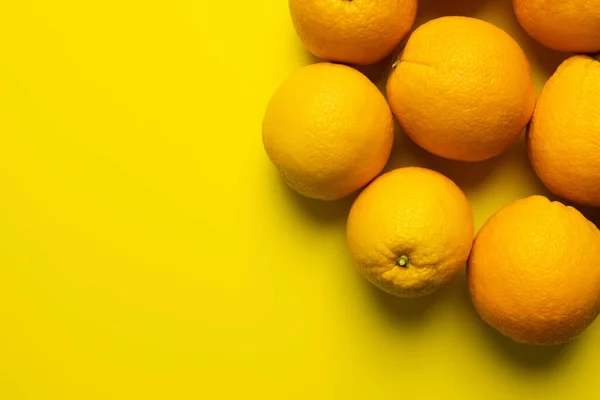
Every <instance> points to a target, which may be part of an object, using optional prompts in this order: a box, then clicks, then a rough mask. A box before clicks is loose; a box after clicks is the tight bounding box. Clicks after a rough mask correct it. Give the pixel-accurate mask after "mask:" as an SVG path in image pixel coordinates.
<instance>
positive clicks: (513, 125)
mask: <svg viewBox="0 0 600 400" xmlns="http://www.w3.org/2000/svg"><path fill="white" fill-rule="evenodd" d="M387 93H388V100H389V102H390V105H391V107H392V111H393V112H394V115H395V116H396V119H397V120H398V122H399V123H400V125H401V127H402V129H403V130H404V132H405V133H406V134H407V135H408V136H409V137H410V138H411V139H412V140H413V141H414V142H416V143H417V144H418V145H419V146H421V147H423V148H424V149H425V150H427V151H429V152H431V153H433V154H436V155H438V156H441V157H445V158H449V159H453V160H459V161H482V160H486V159H489V158H491V157H494V156H497V155H498V154H500V153H502V152H503V151H504V150H506V149H507V148H508V147H509V146H510V144H511V143H512V142H513V141H514V140H515V139H516V138H517V136H518V135H519V134H520V133H521V132H522V131H523V130H524V128H525V126H526V125H527V123H528V122H529V120H530V118H531V115H532V113H533V108H534V105H535V88H534V85H533V80H532V76H531V69H530V66H529V62H528V61H527V58H526V56H525V53H524V52H523V51H522V50H521V48H520V47H519V45H518V44H517V42H515V41H514V40H513V39H512V38H511V37H510V36H509V35H508V34H507V33H506V32H504V31H502V30H501V29H500V28H497V27H495V26H494V25H491V24H489V23H487V22H484V21H480V20H477V19H474V18H467V17H442V18H438V19H435V20H432V21H429V22H428V23H426V24H424V25H422V26H421V27H419V28H418V29H417V30H416V31H415V32H414V33H413V34H412V35H411V37H410V38H409V40H408V42H407V44H406V47H405V48H404V51H403V52H402V54H401V55H400V59H399V61H398V63H397V66H396V68H395V69H394V71H393V72H392V74H391V76H390V79H389V80H388V85H387Z"/></svg>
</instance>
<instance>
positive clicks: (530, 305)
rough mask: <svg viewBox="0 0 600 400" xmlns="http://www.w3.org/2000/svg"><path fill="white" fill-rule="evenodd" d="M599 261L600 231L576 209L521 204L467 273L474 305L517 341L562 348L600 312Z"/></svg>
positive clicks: (501, 220) (493, 223)
mask: <svg viewBox="0 0 600 400" xmlns="http://www.w3.org/2000/svg"><path fill="white" fill-rule="evenodd" d="M599 260H600V232H599V231H598V229H597V228H596V226H594V224H592V223H591V222H590V221H588V220H587V219H585V217H584V216H583V215H581V214H580V213H579V212H578V211H577V210H576V209H574V208H572V207H566V206H564V205H562V204H561V203H558V202H550V201H549V200H548V199H547V198H545V197H542V196H533V197H529V198H526V199H521V200H517V201H515V202H513V203H511V204H510V205H508V206H506V207H504V208H503V209H501V210H500V211H498V212H497V213H496V214H495V215H494V216H493V217H492V218H490V219H489V220H488V221H487V222H486V223H485V225H484V226H483V227H482V228H481V230H480V231H479V233H478V234H477V237H476V239H475V242H474V244H473V250H472V252H471V257H470V259H469V264H468V267H467V278H468V282H469V290H470V292H471V296H472V298H473V304H474V305H475V308H476V309H477V311H478V312H479V314H480V315H481V317H482V318H483V319H484V320H485V321H486V322H487V323H488V324H490V325H491V326H492V327H494V328H495V329H497V330H498V331H500V332H501V333H502V334H504V335H506V336H508V337H510V338H512V339H514V340H516V341H518V342H522V343H530V344H541V345H552V344H560V343H564V342H566V341H568V340H569V339H570V338H572V337H574V336H576V335H577V334H579V333H580V332H581V331H583V330H584V329H585V328H586V327H587V326H588V325H589V324H590V323H591V322H592V321H593V320H594V319H595V318H596V315H597V314H598V311H599V310H600V308H599V307H600V268H598V267H599V265H600V264H599V262H600V261H599Z"/></svg>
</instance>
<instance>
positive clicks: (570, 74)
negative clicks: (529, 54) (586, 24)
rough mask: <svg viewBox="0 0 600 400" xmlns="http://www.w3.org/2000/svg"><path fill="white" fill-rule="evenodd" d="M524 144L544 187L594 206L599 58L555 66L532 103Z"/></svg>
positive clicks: (599, 149) (599, 196) (599, 135)
mask: <svg viewBox="0 0 600 400" xmlns="http://www.w3.org/2000/svg"><path fill="white" fill-rule="evenodd" d="M528 148H529V157H530V159H531V163H532V164H533V167H534V169H535V171H536V173H537V174H538V176H539V177H540V178H541V180H542V181H543V182H544V184H545V185H546V186H547V187H548V189H550V190H551V191H552V192H554V193H555V194H557V195H559V196H561V197H564V198H566V199H568V200H570V201H573V202H576V203H580V204H585V205H590V206H600V62H598V61H596V60H594V59H593V58H591V57H587V56H575V57H571V58H569V59H567V60H566V61H564V62H563V63H562V64H561V66H560V67H559V68H558V70H557V71H556V73H555V74H554V75H553V76H552V77H551V78H550V80H549V81H548V82H547V83H546V86H545V87H544V90H543V91H542V93H541V95H540V98H539V101H538V103H537V105H536V108H535V112H534V114H533V120H532V124H531V127H530V129H529V133H528Z"/></svg>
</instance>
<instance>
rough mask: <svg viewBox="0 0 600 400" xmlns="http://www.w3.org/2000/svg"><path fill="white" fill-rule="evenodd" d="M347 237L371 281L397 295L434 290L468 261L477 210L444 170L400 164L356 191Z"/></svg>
mask: <svg viewBox="0 0 600 400" xmlns="http://www.w3.org/2000/svg"><path fill="white" fill-rule="evenodd" d="M347 238H348V246H349V248H350V251H351V253H352V255H353V257H354V258H355V260H356V261H357V263H358V266H359V269H360V271H361V272H362V273H363V274H364V276H365V277H366V278H367V279H368V280H369V281H370V282H371V283H373V284H374V285H375V286H377V287H379V288H380V289H382V290H384V291H386V292H388V293H391V294H393V295H396V296H400V297H417V296H422V295H426V294H429V293H432V292H435V291H436V290H438V289H439V288H441V287H442V286H444V285H445V284H447V283H448V282H449V281H450V280H451V279H452V278H453V277H454V276H455V275H456V274H457V273H458V272H459V271H460V270H461V269H462V268H463V267H464V265H465V263H466V261H467V257H468V256H469V251H470V250H471V244H472V242H473V214H472V212H471V207H470V205H469V202H468V201H467V198H466V197H465V195H464V194H463V192H462V191H461V190H460V189H459V188H458V186H456V184H455V183H454V182H452V181H451V180H450V179H448V178H447V177H445V176H444V175H442V174H440V173H438V172H435V171H432V170H429V169H424V168H417V167H408V168H400V169H396V170H394V171H391V172H388V173H386V174H384V175H382V176H380V177H378V178H377V179H375V180H374V181H373V182H372V183H371V184H370V185H369V186H367V188H366V189H365V190H363V192H362V193H361V194H360V195H359V196H358V198H357V199H356V201H355V202H354V204H353V205H352V208H351V210H350V215H349V217H348V226H347Z"/></svg>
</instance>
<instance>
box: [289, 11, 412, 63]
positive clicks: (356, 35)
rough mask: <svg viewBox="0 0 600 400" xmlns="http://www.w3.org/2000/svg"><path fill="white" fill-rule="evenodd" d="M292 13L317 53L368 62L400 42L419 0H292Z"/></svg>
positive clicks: (380, 57) (345, 59) (320, 56)
mask: <svg viewBox="0 0 600 400" xmlns="http://www.w3.org/2000/svg"><path fill="white" fill-rule="evenodd" d="M290 12H291V15H292V20H293V22H294V26H295V27H296V31H297V32H298V35H299V36H300V38H301V39H302V41H303V42H304V44H305V45H306V46H307V47H308V49H309V50H310V51H311V52H312V53H313V54H314V55H316V56H317V57H319V58H322V59H325V60H329V61H337V62H343V63H349V64H361V65H365V64H372V63H374V62H377V61H379V60H381V59H383V58H384V57H385V56H387V55H388V54H390V53H391V52H392V51H393V50H394V49H395V48H396V47H397V46H398V45H399V44H400V42H401V41H402V39H403V38H404V37H405V36H406V34H407V33H408V31H409V30H410V28H411V27H412V25H413V23H414V21H415V16H416V13H417V0H290Z"/></svg>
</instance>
